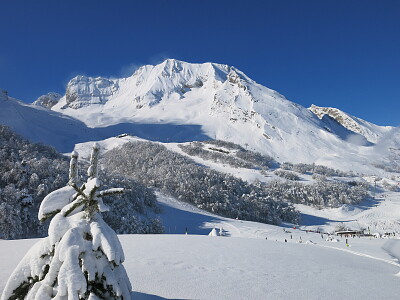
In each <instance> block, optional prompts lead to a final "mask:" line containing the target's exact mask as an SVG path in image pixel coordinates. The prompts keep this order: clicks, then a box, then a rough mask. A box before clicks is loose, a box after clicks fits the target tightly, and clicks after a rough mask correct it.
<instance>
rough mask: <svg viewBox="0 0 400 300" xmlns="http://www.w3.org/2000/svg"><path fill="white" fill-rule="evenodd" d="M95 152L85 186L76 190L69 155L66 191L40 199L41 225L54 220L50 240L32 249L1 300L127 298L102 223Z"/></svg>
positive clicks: (115, 251)
mask: <svg viewBox="0 0 400 300" xmlns="http://www.w3.org/2000/svg"><path fill="white" fill-rule="evenodd" d="M98 154H99V146H98V145H97V144H95V145H94V146H93V150H92V155H91V159H90V167H89V169H88V179H87V181H86V183H84V184H82V185H81V186H79V182H78V165H77V159H78V154H77V153H76V152H73V153H72V155H71V163H70V172H69V183H68V186H66V187H63V188H61V189H59V190H56V191H54V192H52V193H50V194H49V195H47V197H45V199H43V201H42V204H41V207H40V209H39V219H40V220H45V219H47V218H51V217H52V221H51V223H50V227H49V235H48V237H46V238H45V239H43V240H41V241H39V242H38V243H37V244H36V245H34V246H33V247H32V248H31V249H30V251H29V252H28V253H27V255H26V256H25V257H24V258H23V259H22V261H21V262H20V263H19V265H18V266H17V268H16V269H15V270H14V272H13V273H12V275H11V277H10V278H9V280H8V282H7V284H6V287H5V289H4V291H3V294H2V296H1V300H18V299H19V300H22V299H35V300H47V299H65V300H81V299H88V300H97V299H121V300H127V299H131V298H130V291H131V289H132V287H131V284H130V281H129V278H128V276H127V274H126V271H125V268H124V267H123V265H122V263H123V261H124V253H123V250H122V247H121V244H120V242H119V240H118V237H117V235H116V234H115V232H114V231H113V230H112V229H111V228H110V227H109V226H108V225H107V224H106V223H105V222H104V221H103V219H102V217H101V212H102V211H105V210H106V209H107V207H106V206H105V205H104V204H103V201H102V197H104V196H107V195H111V194H117V193H122V192H123V189H119V188H114V189H108V190H103V191H101V190H100V187H101V184H100V180H99V179H98V178H97V165H98Z"/></svg>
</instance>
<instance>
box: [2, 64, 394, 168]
mask: <svg viewBox="0 0 400 300" xmlns="http://www.w3.org/2000/svg"><path fill="white" fill-rule="evenodd" d="M50 102H51V101H50ZM54 102H55V101H53V102H51V104H50V105H48V106H47V107H49V106H51V105H52V104H53V103H54ZM0 106H2V107H5V108H4V109H2V110H1V112H0V114H1V115H0V117H1V120H2V122H3V124H6V125H9V126H11V127H12V128H13V129H14V130H16V131H17V132H18V133H20V134H23V135H25V136H27V137H29V138H32V139H34V140H35V141H38V140H39V141H44V142H47V143H49V144H52V145H54V146H56V147H57V148H58V149H59V150H61V151H71V150H72V148H73V144H74V143H76V142H82V141H85V140H95V139H104V138H108V137H111V136H115V135H118V134H122V133H129V134H132V135H136V136H139V137H142V138H145V139H150V140H160V141H163V142H186V141H193V140H207V139H219V140H225V141H230V142H234V143H238V144H241V145H242V146H244V147H246V148H248V149H252V150H255V151H259V152H261V153H264V154H268V155H270V156H272V157H273V158H274V159H276V160H277V161H280V162H284V161H289V162H294V163H299V162H304V163H317V164H322V165H326V166H329V167H333V168H339V169H342V170H353V171H356V172H367V173H374V172H375V171H374V167H371V165H372V164H377V165H382V166H388V165H391V164H392V163H393V161H395V160H396V159H397V160H398V149H400V129H399V128H395V127H389V126H387V127H383V126H377V125H374V124H371V123H369V122H366V121H364V120H361V119H358V118H355V117H352V116H350V115H348V114H346V113H344V112H341V111H339V110H335V109H325V108H320V107H316V106H313V107H312V108H311V109H307V108H305V107H303V106H301V105H298V104H296V103H293V102H291V101H289V100H287V99H286V98H285V97H284V96H282V95H280V94H279V93H278V92H276V91H273V90H271V89H269V88H266V87H264V86H262V85H260V84H257V83H256V82H255V81H253V80H251V79H250V78H249V77H247V76H246V75H245V74H244V73H243V72H241V71H239V70H237V69H236V68H234V67H230V66H227V65H221V64H214V63H203V64H190V63H185V62H181V61H177V60H173V59H168V60H166V61H164V62H163V63H161V64H159V65H156V66H152V65H146V66H143V67H141V68H139V69H138V70H137V71H136V72H135V73H134V74H133V75H132V76H130V77H127V78H121V79H107V78H101V77H97V78H92V77H86V76H77V77H75V78H73V79H72V80H71V81H70V82H69V83H68V86H67V90H66V94H65V95H64V96H63V97H62V98H61V99H60V100H59V101H58V102H57V103H56V104H55V105H54V106H52V107H51V110H50V111H49V110H43V109H42V110H41V108H40V107H38V106H37V105H35V106H32V105H31V106H29V105H25V104H23V103H20V102H18V101H13V102H12V103H11V102H10V101H0ZM45 106H46V105H45ZM3 111H4V112H3ZM6 111H7V112H6ZM33 115H36V116H39V115H40V117H35V118H32V116H33ZM49 121H50V123H51V125H50V123H49ZM56 123H58V124H60V125H57V124H56ZM66 123H67V124H66ZM27 124H29V125H27ZM44 132H45V134H43V133H44ZM48 134H49V135H50V136H49V135H48ZM39 136H40V138H41V139H42V140H40V139H39V138H38V137H39ZM71 136H72V138H71ZM35 137H36V139H35ZM67 137H68V138H67ZM43 139H44V140H43Z"/></svg>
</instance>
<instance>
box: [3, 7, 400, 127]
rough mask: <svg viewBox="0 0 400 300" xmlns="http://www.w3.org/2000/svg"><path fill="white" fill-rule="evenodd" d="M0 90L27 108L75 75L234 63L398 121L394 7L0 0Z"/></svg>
mask: <svg viewBox="0 0 400 300" xmlns="http://www.w3.org/2000/svg"><path fill="white" fill-rule="evenodd" d="M0 4H1V6H0V7H1V13H0V87H1V88H3V89H6V90H8V91H9V94H10V95H11V96H13V97H16V98H19V99H21V100H24V101H27V102H32V101H33V100H35V99H36V98H37V97H38V96H40V95H42V94H45V93H47V92H49V91H56V92H59V93H62V94H63V93H64V92H65V86H66V84H67V82H68V81H69V80H70V79H71V78H72V77H73V76H75V75H78V74H84V75H89V76H106V77H107V76H113V77H115V76H127V75H129V74H130V73H131V72H132V71H133V70H134V68H136V67H137V66H140V65H143V64H156V63H159V62H161V61H162V60H164V59H165V58H176V59H179V60H183V61H187V62H207V61H212V62H217V63H225V64H229V65H234V66H236V67H237V68H238V69H240V70H242V71H243V72H244V73H246V74H247V75H248V76H249V77H250V78H252V79H254V80H255V81H257V82H259V83H261V84H263V85H265V86H267V87H269V88H272V89H274V90H277V91H278V92H280V93H281V94H283V95H285V96H286V97H287V98H288V99H289V100H292V101H294V102H297V103H299V104H301V105H303V106H306V107H308V106H310V105H311V104H312V103H313V104H316V105H320V106H333V107H338V108H340V109H342V110H344V111H346V112H348V113H350V114H353V115H355V116H358V117H360V118H363V119H366V120H368V121H371V122H374V123H377V124H380V125H396V126H397V125H400V1H397V0H384V1H383V0H380V1H369V0H360V1H352V0H347V1H342V0H335V1H330V0H315V1H313V0H309V1H306V0H304V1H300V0H293V1H286V0H277V1H268V0H265V1H234V0H231V1H218V0H214V1H191V0H185V1H174V0H170V1H161V0H159V1H155V0H147V1H145V0H143V1H101V0H97V1H85V0H81V1H73V0H69V1H56V0H52V1H45V0H43V1H40V0H38V1H19V0H13V1H5V0H0Z"/></svg>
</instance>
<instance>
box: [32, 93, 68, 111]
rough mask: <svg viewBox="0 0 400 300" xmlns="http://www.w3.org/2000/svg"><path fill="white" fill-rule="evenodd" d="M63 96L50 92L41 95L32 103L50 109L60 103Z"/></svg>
mask: <svg viewBox="0 0 400 300" xmlns="http://www.w3.org/2000/svg"><path fill="white" fill-rule="evenodd" d="M61 97H62V96H61V95H60V94H58V93H54V92H50V93H47V94H46V95H42V96H40V97H39V98H37V99H36V100H35V101H34V102H33V103H32V104H33V105H38V106H41V107H45V108H48V109H50V108H52V107H53V106H54V105H56V104H57V103H58V101H59V100H60V99H61Z"/></svg>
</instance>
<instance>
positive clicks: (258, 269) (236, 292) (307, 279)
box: [0, 228, 400, 300]
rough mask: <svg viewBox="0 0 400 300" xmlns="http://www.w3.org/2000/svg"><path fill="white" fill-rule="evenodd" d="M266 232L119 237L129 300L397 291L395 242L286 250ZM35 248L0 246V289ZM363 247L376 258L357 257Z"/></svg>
mask: <svg viewBox="0 0 400 300" xmlns="http://www.w3.org/2000/svg"><path fill="white" fill-rule="evenodd" d="M272 231H273V229H272V228H271V235H270V236H269V239H268V240H265V238H261V239H254V238H233V237H221V238H213V237H208V236H200V235H123V236H120V237H119V238H120V240H121V243H122V246H123V248H124V249H125V252H126V254H127V258H126V261H125V263H124V265H125V267H126V270H127V273H128V276H129V277H130V278H131V281H132V282H133V287H134V288H133V289H134V291H133V292H132V293H131V296H132V299H138V300H160V299H208V300H212V299H215V300H223V299H238V300H239V299H240V300H242V299H248V300H259V299H371V300H375V299H388V300H389V299H395V298H396V297H397V295H398V293H399V292H400V284H399V280H400V278H399V277H398V276H396V274H397V273H398V272H399V270H400V266H399V265H398V264H397V263H396V262H395V261H393V258H392V257H390V256H389V255H388V254H387V253H385V251H384V250H383V249H382V246H385V245H386V243H388V247H389V248H390V249H392V250H393V249H394V247H397V249H398V246H399V240H389V241H387V240H378V241H374V240H373V241H369V240H365V241H362V242H361V241H360V242H359V243H358V244H356V243H355V244H354V246H352V248H350V249H351V250H348V249H344V248H336V247H330V246H324V245H323V244H322V245H320V244H319V243H316V244H306V243H303V244H299V243H297V242H292V241H291V240H289V242H287V243H285V242H283V241H282V238H283V234H284V233H282V234H281V235H279V234H276V235H275V236H273V235H272ZM276 231H279V230H278V229H276ZM286 237H287V234H286ZM275 238H276V239H278V241H276V239H275ZM34 242H35V240H17V241H0V245H1V247H0V255H1V257H8V259H7V260H5V259H3V260H1V261H0V266H1V268H0V279H1V281H0V290H2V288H3V286H2V284H4V281H5V280H6V278H7V276H9V273H10V272H11V270H12V269H13V268H14V267H15V264H16V263H17V262H18V260H19V259H20V258H21V257H22V256H23V254H24V253H25V251H27V250H28V248H29V247H30V246H31V245H32V244H33V243H34ZM357 242H358V241H357ZM378 242H379V243H378ZM369 248H371V249H376V251H375V252H376V253H375V252H374V253H373V255H370V254H365V253H364V252H362V251H360V252H359V249H361V250H363V249H369ZM353 249H357V251H353ZM399 254H400V253H399V252H398V251H397V252H396V255H399ZM397 257H398V256H397Z"/></svg>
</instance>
